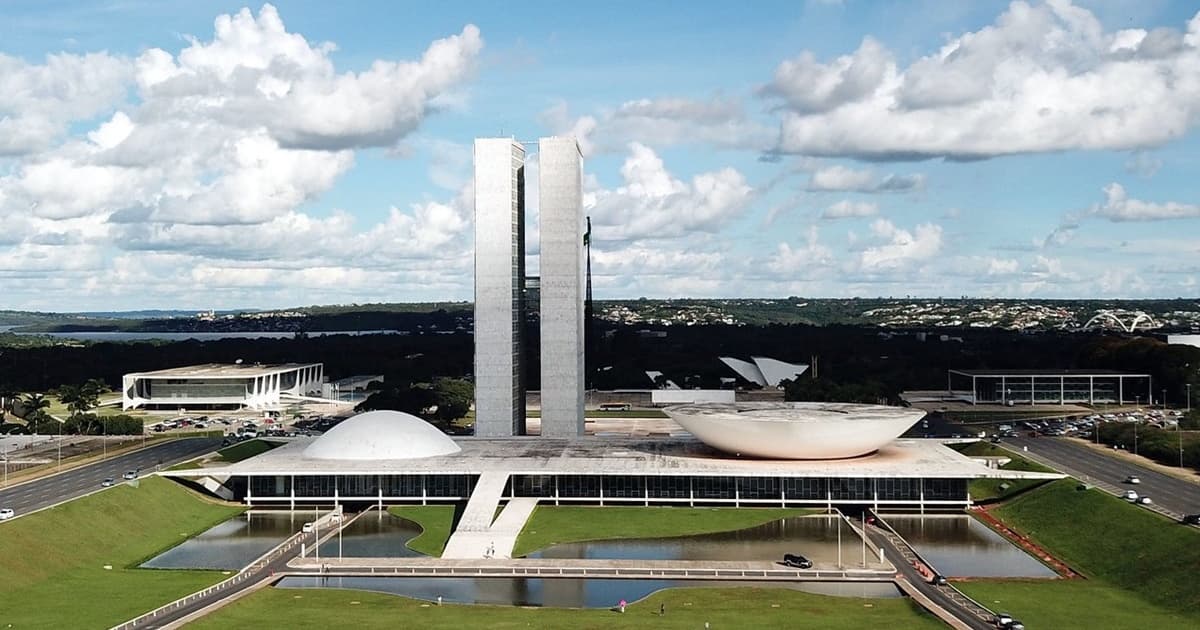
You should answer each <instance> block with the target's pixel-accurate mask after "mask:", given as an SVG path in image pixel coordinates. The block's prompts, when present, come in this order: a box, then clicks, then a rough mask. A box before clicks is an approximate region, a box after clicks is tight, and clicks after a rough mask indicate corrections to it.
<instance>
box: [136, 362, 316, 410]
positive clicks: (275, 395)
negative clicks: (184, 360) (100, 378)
mask: <svg viewBox="0 0 1200 630" xmlns="http://www.w3.org/2000/svg"><path fill="white" fill-rule="evenodd" d="M324 379H325V367H324V366H323V365H322V364H320V363H284V364H277V365H253V364H245V365H243V364H240V363H239V364H218V363H208V364H205V365H192V366H188V367H178V368H170V369H167V370H155V371H153V372H135V373H133V374H126V375H125V376H124V377H123V378H122V379H121V408H122V409H138V408H141V409H230V408H233V409H243V408H245V409H254V410H271V409H278V408H279V407H280V405H281V403H283V402H284V401H285V400H293V401H295V400H303V399H304V398H307V397H311V396H320V395H321V384H322V383H323V382H324Z"/></svg>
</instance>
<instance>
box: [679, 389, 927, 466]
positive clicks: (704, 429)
mask: <svg viewBox="0 0 1200 630" xmlns="http://www.w3.org/2000/svg"><path fill="white" fill-rule="evenodd" d="M665 411H666V412H667V415H669V416H671V419H672V420H674V421H675V422H678V423H679V425H680V426H682V427H683V428H685V429H687V430H688V431H690V432H691V434H692V435H694V436H696V437H697V438H700V440H702V441H703V442H704V443H705V444H708V445H709V446H711V447H713V448H717V449H720V450H722V451H726V452H729V453H737V454H741V455H749V456H752V457H764V458H768V459H842V458H846V457H858V456H860V455H866V454H868V453H871V452H874V451H876V450H879V448H880V447H881V446H883V445H884V444H887V443H888V442H891V441H892V440H894V439H896V438H897V437H900V434H901V433H904V431H905V430H907V429H908V428H909V427H911V426H912V425H914V424H916V422H917V421H918V420H920V419H921V418H922V417H923V416H924V415H925V412H924V411H921V410H919V409H908V408H904V407H884V406H882V405H856V404H850V403H810V402H785V403H777V402H750V403H700V404H695V405H681V406H678V407H669V408H667V409H666V410H665Z"/></svg>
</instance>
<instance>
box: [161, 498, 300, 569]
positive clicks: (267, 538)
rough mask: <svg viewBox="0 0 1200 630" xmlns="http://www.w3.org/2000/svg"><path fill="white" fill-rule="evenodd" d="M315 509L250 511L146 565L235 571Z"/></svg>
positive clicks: (296, 527) (294, 529)
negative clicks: (310, 510)
mask: <svg viewBox="0 0 1200 630" xmlns="http://www.w3.org/2000/svg"><path fill="white" fill-rule="evenodd" d="M314 514H315V513H314V512H306V511H296V512H263V511H250V512H246V513H244V514H241V515H239V516H237V517H234V518H232V519H229V520H228V521H225V522H224V523H221V524H220V525H217V526H216V527H213V528H211V529H209V530H207V531H205V532H204V533H202V534H200V535H199V536H196V537H194V538H191V539H189V540H187V541H185V542H184V543H183V544H181V545H179V546H176V547H172V548H171V549H168V550H167V551H165V552H163V553H161V554H159V555H157V556H155V557H154V558H151V559H150V560H148V561H146V562H145V563H143V564H142V565H141V566H142V567H143V568H148V569H223V570H231V571H237V570H240V569H241V568H242V567H244V566H246V565H247V564H250V563H251V562H253V561H254V559H255V558H258V557H259V556H261V555H262V554H264V553H266V552H267V551H270V550H271V548H272V547H275V546H276V545H278V544H279V543H281V542H283V540H284V539H286V538H287V537H288V536H291V535H292V534H294V533H296V532H298V531H300V528H301V526H303V525H304V523H305V522H306V521H311V520H312V519H313V517H314Z"/></svg>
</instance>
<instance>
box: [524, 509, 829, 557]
mask: <svg viewBox="0 0 1200 630" xmlns="http://www.w3.org/2000/svg"><path fill="white" fill-rule="evenodd" d="M812 513H813V511H812V510H802V509H783V508H683V507H607V506H606V507H566V506H538V508H537V509H535V510H534V511H533V515H532V516H530V517H529V521H528V522H526V523H525V528H524V529H522V530H521V535H520V536H518V537H517V544H516V545H515V547H514V548H513V556H514V557H517V556H524V555H526V554H528V553H530V552H533V551H537V550H538V549H542V548H543V547H548V546H550V545H554V544H558V543H566V542H578V541H583V540H606V539H613V538H665V537H671V536H690V535H693V534H710V533H713V532H724V531H731V530H735V529H745V528H747V527H754V526H756V525H761V524H763V523H769V522H771V521H776V520H779V519H781V518H787V517H789V516H801V515H804V514H812Z"/></svg>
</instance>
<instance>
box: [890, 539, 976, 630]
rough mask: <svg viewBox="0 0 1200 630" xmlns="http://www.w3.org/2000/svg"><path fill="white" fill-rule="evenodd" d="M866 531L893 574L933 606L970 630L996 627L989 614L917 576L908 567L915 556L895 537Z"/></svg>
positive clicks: (955, 591)
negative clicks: (881, 550) (893, 567)
mask: <svg viewBox="0 0 1200 630" xmlns="http://www.w3.org/2000/svg"><path fill="white" fill-rule="evenodd" d="M867 531H868V535H869V536H870V538H871V542H873V543H875V544H876V545H877V546H879V547H880V548H882V549H883V551H884V553H886V554H887V555H888V557H889V558H891V562H892V565H893V566H895V567H896V573H898V574H899V576H900V577H903V578H904V579H905V580H907V581H908V583H909V584H911V585H912V587H913V588H915V589H916V590H917V591H919V592H920V593H921V594H922V595H924V596H925V597H927V598H928V599H929V600H930V601H931V602H933V604H934V605H936V606H938V607H940V608H941V609H942V610H943V611H945V612H947V613H949V614H950V615H952V616H954V618H956V619H958V621H959V622H960V623H962V624H964V625H965V626H967V627H969V628H971V629H972V630H990V629H994V628H995V627H996V626H995V624H994V623H992V620H993V619H994V618H995V617H994V615H992V614H991V611H989V610H986V609H982V608H979V607H978V606H976V605H975V603H974V602H973V601H972V600H970V599H969V598H967V597H966V596H964V595H963V594H962V593H961V592H959V591H958V589H956V588H954V586H952V585H950V584H944V585H942V586H936V585H934V584H930V583H929V580H928V578H926V577H925V576H923V575H921V574H920V573H918V572H917V569H916V568H915V567H914V566H913V564H912V562H913V559H914V558H916V557H917V556H916V555H915V553H916V552H915V551H914V550H913V549H912V547H910V546H908V544H907V543H905V542H904V541H903V539H902V538H900V537H899V536H898V535H896V534H893V533H891V532H889V531H887V530H885V529H883V528H881V527H878V526H876V525H870V526H868V530H867ZM905 548H907V549H905ZM905 551H907V553H905ZM927 566H928V565H927ZM897 584H899V582H898V583H897Z"/></svg>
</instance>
